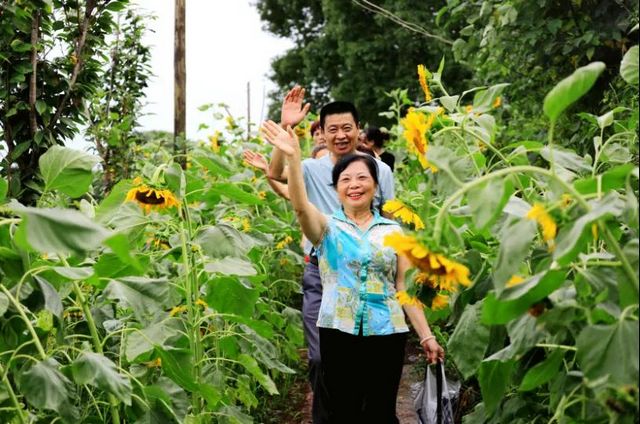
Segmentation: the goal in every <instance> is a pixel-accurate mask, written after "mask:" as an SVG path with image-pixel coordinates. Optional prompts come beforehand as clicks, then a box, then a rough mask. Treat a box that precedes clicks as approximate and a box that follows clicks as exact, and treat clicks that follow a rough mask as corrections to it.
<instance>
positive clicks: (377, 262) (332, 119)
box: [262, 108, 444, 423]
mask: <svg viewBox="0 0 640 424" xmlns="http://www.w3.org/2000/svg"><path fill="white" fill-rule="evenodd" d="M323 109H324V108H323ZM325 112H326V111H325ZM320 119H321V125H322V124H325V125H328V126H327V129H328V131H326V130H325V134H326V135H327V143H328V145H329V146H330V147H329V149H330V150H331V149H332V148H333V149H334V150H339V149H341V146H340V144H343V145H344V144H346V145H347V146H348V148H349V149H352V147H351V146H349V143H351V141H353V140H355V139H356V138H357V131H358V130H357V128H358V127H357V125H355V122H354V119H353V115H352V114H351V113H335V114H326V115H325V114H323V113H322V112H321V118H320ZM262 130H263V134H264V136H265V139H266V140H267V141H268V142H269V143H271V144H272V145H274V146H275V147H276V148H277V149H279V150H280V151H281V152H282V153H283V154H284V155H286V157H287V159H288V162H289V179H288V182H289V194H290V198H291V203H292V205H293V207H294V209H295V211H296V215H297V218H298V221H299V222H300V225H301V227H302V232H303V233H304V234H305V236H306V237H307V238H308V239H309V240H310V241H311V242H312V243H313V245H314V247H315V248H316V251H317V256H318V267H319V270H320V278H321V281H322V302H321V305H320V311H319V313H318V321H317V326H318V328H319V330H320V331H319V332H320V357H321V358H322V361H321V367H322V375H323V378H324V384H325V387H326V392H327V397H328V403H327V404H328V414H329V422H336V423H351V422H384V423H397V422H398V419H397V417H396V398H397V394H398V387H399V383H400V375H401V372H402V364H403V359H404V349H405V343H406V337H407V333H408V332H409V328H408V326H407V324H406V320H405V314H404V313H403V308H404V312H405V313H406V315H407V316H408V317H409V319H410V321H411V323H412V325H413V328H415V330H416V332H417V333H418V335H419V337H420V339H421V340H423V344H422V346H423V349H424V351H425V353H426V354H427V358H428V360H429V361H430V362H435V361H437V360H439V359H442V358H444V350H443V349H442V347H440V345H439V344H438V343H437V342H436V340H435V337H434V336H433V335H432V333H431V330H430V328H429V325H428V324H427V321H426V318H425V316H424V314H423V312H422V309H421V307H420V305H418V304H415V303H405V304H404V305H402V304H401V303H400V299H402V298H403V295H406V292H405V282H404V275H405V272H406V271H407V269H408V268H409V266H410V263H409V261H408V259H406V258H405V257H403V256H398V255H397V254H396V252H395V251H394V250H393V249H392V248H390V247H387V246H385V245H384V239H385V237H386V236H388V235H390V234H393V233H397V232H400V231H401V230H400V226H399V225H398V223H396V222H394V221H391V220H388V219H386V218H383V217H382V216H380V214H379V212H378V211H377V209H374V208H373V207H372V206H373V202H374V196H375V192H376V189H377V186H378V166H377V164H376V160H375V159H373V158H372V157H370V156H366V155H357V154H347V155H345V156H342V157H341V158H340V159H338V160H337V163H336V164H335V166H334V168H333V171H332V184H333V186H334V188H335V189H336V191H337V195H338V200H339V202H340V206H341V207H340V208H339V209H338V210H336V211H335V212H334V213H333V214H332V215H330V216H329V215H325V214H322V213H321V212H320V211H319V210H318V209H317V208H316V207H315V206H314V205H313V204H312V203H310V202H309V200H308V199H307V192H306V189H305V185H304V181H303V175H302V166H301V164H300V156H301V153H300V145H299V143H298V138H297V136H296V134H295V133H294V131H293V130H292V129H291V127H290V126H289V127H288V129H287V130H286V131H285V130H284V129H282V128H281V127H280V126H279V125H278V124H276V123H275V122H273V121H268V122H266V123H265V124H264V125H263V127H262ZM351 132H353V133H354V134H353V135H355V136H352V135H347V134H350V133H351Z"/></svg>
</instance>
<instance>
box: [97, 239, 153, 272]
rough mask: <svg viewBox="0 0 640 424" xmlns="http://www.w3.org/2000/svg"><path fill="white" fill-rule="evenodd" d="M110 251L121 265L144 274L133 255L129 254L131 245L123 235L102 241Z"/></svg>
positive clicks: (142, 268)
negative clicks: (128, 266)
mask: <svg viewBox="0 0 640 424" xmlns="http://www.w3.org/2000/svg"><path fill="white" fill-rule="evenodd" d="M104 244H105V245H107V246H109V247H110V248H111V251H112V252H113V253H114V254H115V255H116V256H117V257H118V259H120V261H121V262H122V263H123V264H126V265H130V266H132V267H133V268H135V269H136V270H137V271H139V272H144V267H143V266H142V265H141V264H140V261H138V258H137V257H136V256H135V255H132V254H131V244H130V242H129V238H128V237H127V236H126V235H125V234H120V233H119V234H115V235H113V236H111V237H109V238H108V239H106V240H105V241H104Z"/></svg>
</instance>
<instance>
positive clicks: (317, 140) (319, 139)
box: [312, 127, 327, 146]
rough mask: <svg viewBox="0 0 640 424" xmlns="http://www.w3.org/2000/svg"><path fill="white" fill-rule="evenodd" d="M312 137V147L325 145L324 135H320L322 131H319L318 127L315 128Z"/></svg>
mask: <svg viewBox="0 0 640 424" xmlns="http://www.w3.org/2000/svg"><path fill="white" fill-rule="evenodd" d="M312 136H313V145H314V146H320V145H324V144H327V143H326V141H325V139H324V134H322V130H321V129H320V127H318V128H316V130H315V131H314V132H313V134H312Z"/></svg>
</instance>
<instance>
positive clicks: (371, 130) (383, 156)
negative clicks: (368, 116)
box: [360, 127, 396, 171]
mask: <svg viewBox="0 0 640 424" xmlns="http://www.w3.org/2000/svg"><path fill="white" fill-rule="evenodd" d="M388 140H389V133H388V132H386V131H382V130H380V129H379V128H378V127H368V128H367V129H366V131H364V135H362V136H361V139H360V145H361V146H363V147H364V148H366V149H369V150H372V151H373V152H374V154H375V157H376V158H378V159H380V160H381V161H382V162H384V163H386V164H387V165H389V168H391V171H393V168H394V165H395V162H396V158H395V156H394V155H393V154H392V153H389V152H388V151H386V150H385V149H384V144H385V143H386V142H387V141H388Z"/></svg>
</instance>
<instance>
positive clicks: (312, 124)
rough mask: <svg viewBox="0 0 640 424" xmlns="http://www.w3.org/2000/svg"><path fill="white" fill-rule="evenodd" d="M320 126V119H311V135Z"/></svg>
mask: <svg viewBox="0 0 640 424" xmlns="http://www.w3.org/2000/svg"><path fill="white" fill-rule="evenodd" d="M319 127H320V121H318V120H317V119H316V120H315V121H313V122H312V123H311V130H310V132H311V135H313V133H314V132H316V130H317V129H318V128H319Z"/></svg>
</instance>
